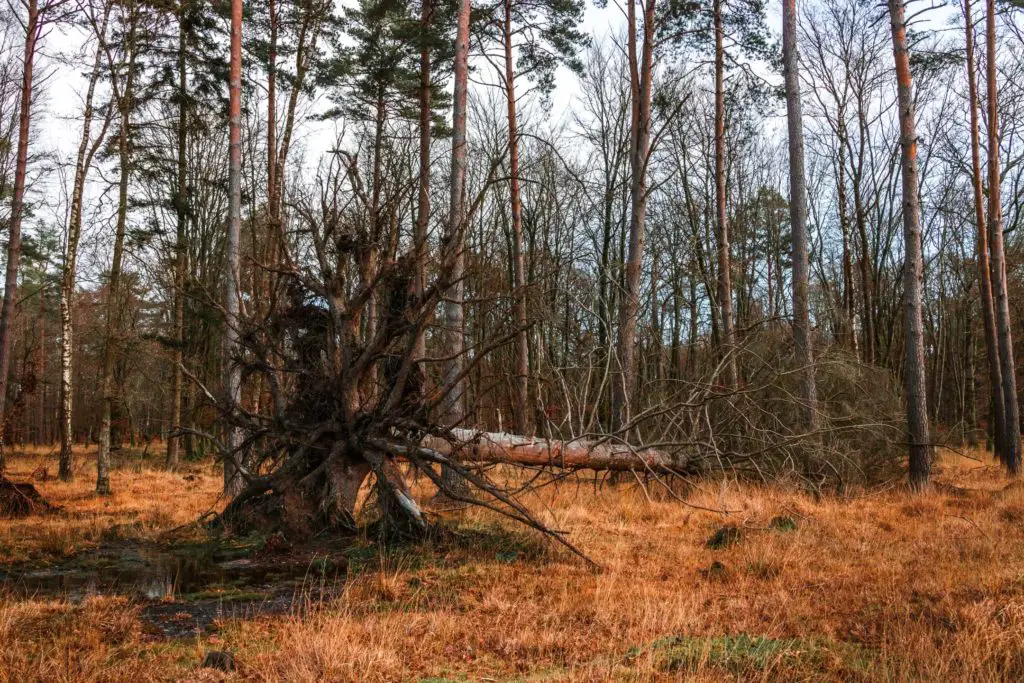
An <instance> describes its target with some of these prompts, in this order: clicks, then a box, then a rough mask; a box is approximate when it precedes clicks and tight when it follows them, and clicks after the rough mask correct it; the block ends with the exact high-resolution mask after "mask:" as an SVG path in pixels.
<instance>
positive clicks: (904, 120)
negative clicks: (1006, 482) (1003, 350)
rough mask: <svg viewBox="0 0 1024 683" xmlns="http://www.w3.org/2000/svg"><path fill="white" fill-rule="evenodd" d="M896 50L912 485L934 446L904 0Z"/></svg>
mask: <svg viewBox="0 0 1024 683" xmlns="http://www.w3.org/2000/svg"><path fill="white" fill-rule="evenodd" d="M888 2H889V18H890V25H891V28H892V50H893V56H894V58H895V61H896V93H897V104H898V107H899V121H900V149H901V158H900V169H901V171H902V175H903V249H904V259H905V260H904V264H903V288H904V306H905V307H906V308H905V309H904V323H903V325H904V337H905V339H904V351H905V354H906V357H905V361H904V368H903V381H904V389H905V392H906V399H907V427H908V430H909V437H910V444H909V445H910V487H911V489H913V490H915V491H920V490H922V489H924V488H926V487H927V486H928V478H929V476H930V474H931V466H932V446H931V442H930V440H929V436H928V395H927V390H926V388H925V362H924V329H923V324H922V321H921V289H922V288H921V280H922V274H923V270H924V268H923V265H922V260H921V206H920V199H919V195H918V179H917V132H916V130H915V122H914V92H913V81H912V78H911V73H910V54H909V51H908V49H907V26H906V20H905V18H904V7H903V0H888Z"/></svg>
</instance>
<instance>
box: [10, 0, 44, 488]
mask: <svg viewBox="0 0 1024 683" xmlns="http://www.w3.org/2000/svg"><path fill="white" fill-rule="evenodd" d="M41 29H42V23H41V22H40V20H39V7H38V3H37V0H28V17H27V22H26V24H25V51H24V55H23V58H22V65H23V69H22V79H21V106H20V109H19V112H18V152H17V158H16V160H15V167H14V196H13V198H12V199H11V217H10V226H9V227H8V236H7V270H6V273H5V275H4V302H3V306H2V308H0V475H2V474H3V471H4V466H5V463H4V455H3V450H4V433H3V428H4V425H6V424H7V420H6V414H5V410H4V409H5V407H6V403H7V374H8V372H9V371H10V365H11V345H12V342H13V337H14V328H13V327H12V325H11V321H12V320H13V317H14V307H15V305H16V304H17V300H18V266H19V265H20V264H21V220H22V214H23V213H24V207H25V176H26V174H27V172H28V140H29V125H30V124H31V121H32V74H33V67H34V62H35V56H36V43H37V42H38V40H39V34H40V31H41Z"/></svg>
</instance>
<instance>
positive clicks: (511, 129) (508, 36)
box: [504, 0, 532, 434]
mask: <svg viewBox="0 0 1024 683" xmlns="http://www.w3.org/2000/svg"><path fill="white" fill-rule="evenodd" d="M504 30H505V98H506V99H507V101H508V154H509V166H510V171H511V173H510V175H511V176H512V177H511V180H510V189H509V193H510V195H511V208H512V297H513V307H514V309H515V313H514V318H515V324H516V326H517V327H518V328H519V330H518V331H517V332H516V342H515V363H516V365H515V367H516V369H515V388H516V390H515V399H514V400H513V402H512V405H513V409H514V411H515V413H514V414H515V424H516V428H517V429H518V430H519V431H520V432H522V433H523V434H529V433H530V432H531V431H532V428H531V426H530V424H529V417H528V414H529V411H528V410H527V406H528V405H529V398H528V393H529V377H530V347H529V344H528V339H527V329H526V281H525V273H526V259H525V255H524V254H523V205H522V201H521V199H520V196H519V129H518V123H517V121H516V89H515V77H516V75H515V65H514V63H513V60H512V0H505V26H504Z"/></svg>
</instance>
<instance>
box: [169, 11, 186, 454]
mask: <svg viewBox="0 0 1024 683" xmlns="http://www.w3.org/2000/svg"><path fill="white" fill-rule="evenodd" d="M185 7H186V5H185V2H184V1H182V2H181V4H180V5H179V6H178V13H179V14H178V130H177V137H178V139H177V143H178V156H177V165H178V168H177V171H178V187H177V196H176V197H175V198H174V210H175V214H176V219H177V234H176V235H175V242H174V354H173V359H172V362H173V366H172V367H171V419H170V427H171V434H170V435H169V436H168V437H167V469H174V468H175V467H177V466H178V458H179V452H180V449H181V437H180V436H178V435H176V434H175V432H177V431H178V430H180V429H181V387H182V368H181V365H182V363H183V362H184V360H185V354H184V347H185V269H186V268H187V267H188V265H187V263H186V254H187V250H186V245H185V239H186V234H187V233H186V224H187V221H188V174H187V171H188V166H187V162H188V158H187V152H188V148H187V144H188V105H187V96H188V62H187V58H186V50H187V47H188V45H187V41H186V37H187V36H186V31H185Z"/></svg>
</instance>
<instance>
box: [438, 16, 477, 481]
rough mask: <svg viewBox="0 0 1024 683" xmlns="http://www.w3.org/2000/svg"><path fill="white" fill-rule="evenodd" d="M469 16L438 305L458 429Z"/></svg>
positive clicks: (447, 405)
mask: <svg viewBox="0 0 1024 683" xmlns="http://www.w3.org/2000/svg"><path fill="white" fill-rule="evenodd" d="M469 13H470V0H461V2H460V3H459V13H458V28H457V32H456V36H455V91H454V99H453V102H452V170H451V173H452V177H451V188H450V189H451V197H450V210H449V215H448V221H449V223H448V234H447V236H446V240H445V242H446V248H447V249H448V250H450V251H449V252H448V253H447V254H446V255H445V261H446V262H447V263H450V264H451V270H450V274H449V282H450V285H449V287H448V291H447V294H446V296H445V302H444V345H445V357H446V360H445V363H444V385H445V386H446V387H449V392H448V395H447V396H446V397H445V400H444V403H443V404H442V406H441V413H442V414H441V419H442V421H443V424H444V425H446V426H448V427H459V426H461V424H462V422H463V420H465V418H466V390H467V383H466V378H465V377H464V374H465V373H464V372H463V368H464V366H465V358H464V357H463V354H464V352H465V345H466V339H465V334H466V330H465V325H466V319H465V311H464V310H463V307H464V298H465V292H466V284H465V282H464V275H465V270H466V254H465V241H466V232H467V227H468V226H467V225H466V219H467V217H466V197H465V194H466V151H467V149H466V148H467V147H468V143H467V140H466V109H467V106H468V100H469ZM442 474H443V476H444V479H445V482H446V483H447V484H448V486H449V487H451V488H452V489H453V490H458V489H459V488H461V487H464V486H465V483H464V482H463V481H462V480H461V479H460V478H458V476H457V475H455V473H454V472H452V471H451V469H449V468H443V470H442Z"/></svg>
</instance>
